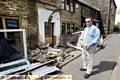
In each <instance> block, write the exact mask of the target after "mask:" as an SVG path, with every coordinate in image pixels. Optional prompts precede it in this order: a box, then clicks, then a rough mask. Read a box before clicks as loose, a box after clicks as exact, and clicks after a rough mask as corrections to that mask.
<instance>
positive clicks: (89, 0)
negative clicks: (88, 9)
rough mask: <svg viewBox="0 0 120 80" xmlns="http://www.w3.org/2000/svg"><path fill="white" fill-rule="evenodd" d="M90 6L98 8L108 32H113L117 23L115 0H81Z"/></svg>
mask: <svg viewBox="0 0 120 80" xmlns="http://www.w3.org/2000/svg"><path fill="white" fill-rule="evenodd" d="M79 1H81V2H83V3H86V4H88V5H90V6H93V7H95V8H98V9H99V10H100V13H101V17H102V21H103V26H104V30H105V32H106V34H109V33H112V32H113V29H114V24H115V14H116V8H117V6H116V3H115V1H114V0H79Z"/></svg>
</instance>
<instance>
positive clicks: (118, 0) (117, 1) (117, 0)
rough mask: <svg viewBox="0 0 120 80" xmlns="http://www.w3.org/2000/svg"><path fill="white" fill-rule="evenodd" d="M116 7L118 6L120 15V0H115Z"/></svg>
mask: <svg viewBox="0 0 120 80" xmlns="http://www.w3.org/2000/svg"><path fill="white" fill-rule="evenodd" d="M115 2H116V5H117V12H119V13H120V0H115Z"/></svg>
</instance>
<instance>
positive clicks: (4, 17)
mask: <svg viewBox="0 0 120 80" xmlns="http://www.w3.org/2000/svg"><path fill="white" fill-rule="evenodd" d="M0 18H2V24H3V29H20V19H19V18H18V17H7V16H0ZM7 19H8V20H17V26H18V27H17V28H7V23H6V20H7ZM11 33H12V32H11ZM11 33H10V34H11ZM16 33H17V34H16ZM8 34H9V33H8V32H4V37H5V38H6V39H13V38H18V37H19V36H20V35H19V32H15V33H14V37H9V36H8ZM16 35H18V36H16Z"/></svg>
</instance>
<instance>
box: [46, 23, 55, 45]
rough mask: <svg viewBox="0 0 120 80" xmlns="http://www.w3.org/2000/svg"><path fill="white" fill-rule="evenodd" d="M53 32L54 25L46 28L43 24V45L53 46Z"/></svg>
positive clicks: (51, 24)
mask: <svg viewBox="0 0 120 80" xmlns="http://www.w3.org/2000/svg"><path fill="white" fill-rule="evenodd" d="M53 32H54V23H50V24H49V26H47V22H45V43H46V44H53V43H54V39H53V37H54V36H53Z"/></svg>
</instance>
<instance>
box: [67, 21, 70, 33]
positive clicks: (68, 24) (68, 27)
mask: <svg viewBox="0 0 120 80" xmlns="http://www.w3.org/2000/svg"><path fill="white" fill-rule="evenodd" d="M69 33H70V23H67V34H69Z"/></svg>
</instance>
